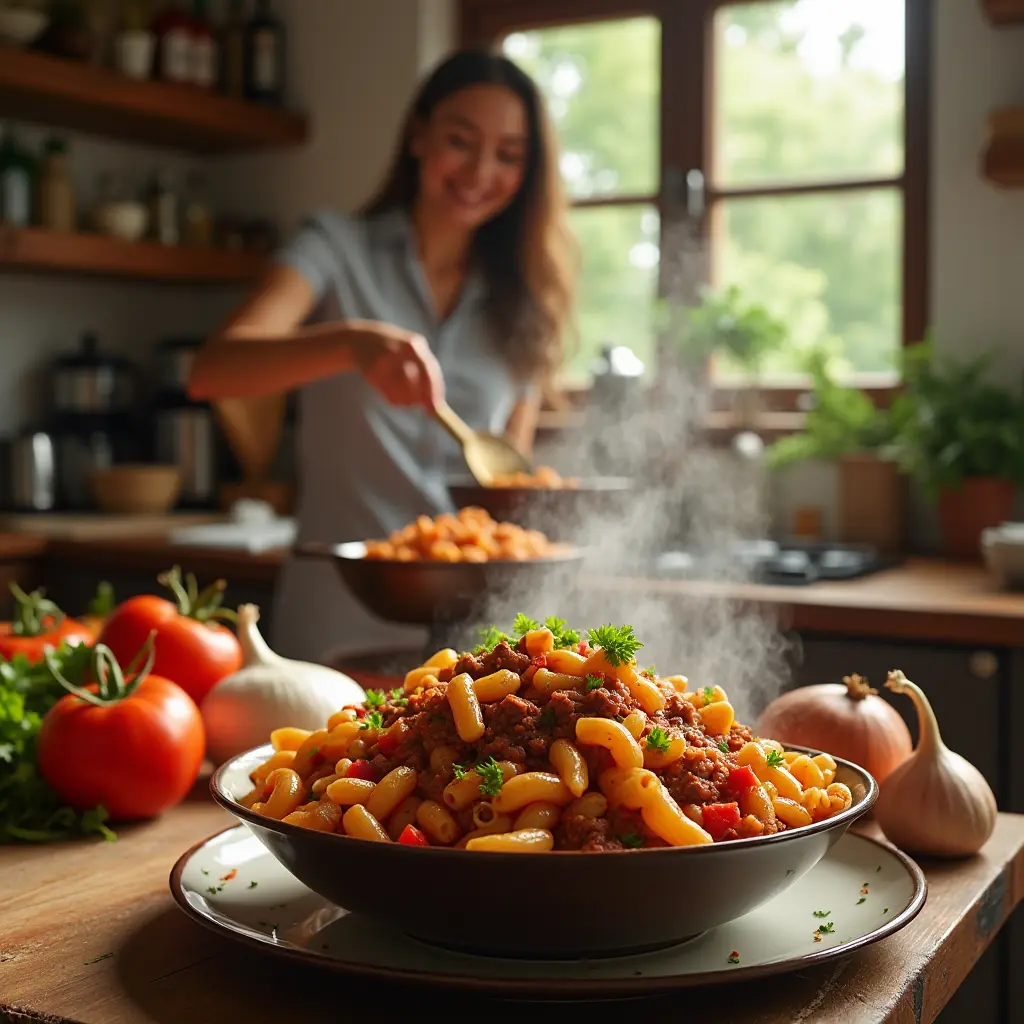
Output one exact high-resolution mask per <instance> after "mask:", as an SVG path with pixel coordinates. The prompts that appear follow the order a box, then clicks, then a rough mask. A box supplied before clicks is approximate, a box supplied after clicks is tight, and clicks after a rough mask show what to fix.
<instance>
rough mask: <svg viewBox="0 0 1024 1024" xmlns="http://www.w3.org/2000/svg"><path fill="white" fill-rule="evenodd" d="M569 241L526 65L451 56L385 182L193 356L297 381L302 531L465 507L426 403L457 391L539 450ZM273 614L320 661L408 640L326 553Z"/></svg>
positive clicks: (234, 379)
mask: <svg viewBox="0 0 1024 1024" xmlns="http://www.w3.org/2000/svg"><path fill="white" fill-rule="evenodd" d="M573 249H574V246H573V245H572V242H571V236H570V234H569V231H568V228H567V218H566V207H565V202H564V200H563V197H562V192H561V185H560V179H559V174H558V156H557V153H556V147H555V143H554V139H553V137H552V133H551V130H550V127H549V123H548V119H547V115H546V113H545V110H544V106H543V103H542V100H541V97H540V94H539V92H538V90H537V88H536V86H535V85H534V83H533V81H532V79H530V78H529V76H527V75H526V74H525V73H524V72H523V71H522V70H520V69H519V68H518V67H517V66H516V65H515V64H514V63H512V62H511V61H510V60H508V59H506V58H504V57H501V56H496V55H492V54H490V53H486V52H482V51H464V52H460V53H457V54H455V55H454V56H452V57H450V58H449V59H448V60H446V61H445V62H444V63H442V64H441V65H440V66H439V67H438V68H437V69H436V70H435V71H434V72H433V74H432V75H431V76H430V77H429V78H428V79H427V80H426V82H425V83H424V84H423V86H422V88H421V89H420V91H419V93H418V95H417V96H416V97H415V98H414V100H413V102H412V105H411V106H410V109H409V112H408V114H407V116H406V119H405V123H404V125H403V127H402V130H401V133H400V137H399V143H398V147H397V150H396V153H395V157H394V160H393V163H392V166H391V169H390V170H389V172H388V174H387V176H386V178H385V181H384V183H383V185H382V186H381V188H380V190H379V191H378V193H377V195H376V196H375V197H374V198H373V199H371V200H370V202H368V203H367V204H366V205H365V206H364V207H363V208H362V210H360V211H359V212H358V213H357V214H355V215H352V216H342V215H340V214H338V213H334V212H330V211H322V212H319V213H317V214H315V215H313V216H311V217H310V218H309V219H308V220H307V221H306V223H305V224H304V225H303V226H302V228H301V229H300V230H299V231H298V233H297V234H296V235H295V237H294V238H293V239H292V240H291V241H290V242H289V244H288V245H286V246H285V248H284V249H283V250H282V251H281V252H279V253H278V254H277V257H276V259H275V261H274V264H273V267H272V269H271V270H270V272H269V273H268V274H267V276H266V278H265V280H264V281H263V282H262V283H261V284H260V286H259V287H258V288H257V289H256V290H255V292H254V293H253V294H252V295H251V296H250V297H249V298H248V299H247V300H246V301H245V302H244V303H243V304H242V306H241V307H240V308H239V309H238V310H236V311H235V313H234V314H233V316H232V317H231V318H230V320H229V321H228V323H227V324H226V325H225V326H224V327H223V328H222V330H221V331H220V332H219V333H218V335H217V336H216V337H215V338H213V339H212V341H211V343H210V344H209V345H208V346H207V347H206V349H205V350H204V351H203V352H202V353H201V354H200V356H199V357H198V358H197V359H196V361H195V364H194V369H193V374H192V380H191V391H192V394H193V395H194V396H195V397H197V398H204V399H217V400H220V401H224V400H229V401H233V402H237V401H238V400H240V399H242V400H248V401H251V400H253V399H258V398H264V397H266V396H274V395H279V394H281V393H283V392H285V391H288V390H291V389H294V388H300V389H301V393H300V423H301V428H300V441H299V446H300V450H299V472H300V480H299V503H298V506H299V512H298V518H299V539H300V541H308V540H316V541H329V542H341V541H350V540H363V539H365V538H367V537H380V536H387V535H389V534H391V533H393V532H394V531H395V530H397V529H399V528H400V527H402V526H404V525H405V523H407V522H410V521H413V520H415V519H416V518H417V516H420V515H428V516H436V515H438V514H441V513H445V512H454V511H455V509H454V507H453V505H452V503H451V499H450V497H449V495H448V487H447V484H448V479H449V477H450V476H454V475H458V474H459V473H460V471H461V472H464V468H463V467H464V464H463V462H462V457H461V452H460V450H459V448H458V446H457V445H456V444H455V442H454V441H453V440H452V439H451V438H450V437H449V436H448V435H447V434H446V433H445V431H444V430H443V429H442V427H441V426H440V425H439V424H437V423H435V422H434V421H433V420H432V418H431V417H430V416H429V415H427V414H426V412H429V411H431V410H432V409H433V408H434V407H435V406H436V405H437V404H438V403H439V401H440V400H441V399H442V398H443V397H444V398H446V399H447V401H448V402H449V404H450V405H451V406H452V407H453V408H454V409H455V411H456V412H457V413H458V414H459V415H460V416H461V417H462V419H463V420H464V421H465V422H466V423H468V424H469V426H470V427H472V428H473V429H474V430H480V431H486V432H489V433H495V434H502V433H504V434H506V435H507V436H508V437H509V439H510V440H511V441H512V442H513V443H514V444H516V445H517V446H518V447H520V449H522V450H524V451H525V450H528V449H529V447H530V445H531V444H532V438H533V430H534V426H535V423H536V415H537V402H538V394H539V385H540V384H541V383H542V382H543V381H544V380H545V379H546V378H547V377H548V376H549V375H550V374H551V373H552V372H553V370H554V369H556V368H557V367H558V365H559V363H560V362H561V355H562V347H563V341H564V336H565V334H566V326H567V322H568V319H569V310H570V306H571V300H572V285H573V265H574V258H573ZM241 411H242V412H247V414H248V415H251V416H252V417H254V422H257V420H256V419H255V418H257V417H260V416H261V415H262V413H261V409H260V407H259V406H256V405H251V406H249V408H248V410H245V409H243V410H241ZM274 623H275V628H276V630H277V637H276V640H275V646H276V647H277V649H278V650H280V651H282V652H283V653H284V654H285V655H286V656H289V657H296V658H304V659H307V660H313V659H317V658H321V657H324V656H325V655H326V654H327V653H328V650H329V649H330V648H333V649H334V651H338V650H339V649H342V650H343V649H345V648H353V647H356V646H359V647H365V646H367V645H373V644H375V643H381V644H384V643H388V644H394V643H396V642H397V643H407V642H409V640H411V639H413V638H411V637H410V636H409V635H408V632H407V631H399V630H398V629H397V627H391V626H386V625H384V624H382V623H380V622H378V621H376V620H374V619H372V618H370V617H369V615H368V614H367V613H366V612H365V611H363V610H362V608H361V606H359V605H358V604H357V603H356V602H355V600H354V599H353V598H352V597H351V596H349V595H348V594H347V593H346V592H345V591H343V590H342V588H341V584H340V583H339V582H338V581H337V579H336V577H335V576H334V574H333V569H332V567H331V566H330V565H327V564H326V563H324V564H317V563H315V562H307V563H300V562H297V561H293V562H290V563H289V564H287V565H286V566H285V568H284V571H283V573H282V577H281V591H280V593H279V595H278V602H277V610H276V612H275V616H274Z"/></svg>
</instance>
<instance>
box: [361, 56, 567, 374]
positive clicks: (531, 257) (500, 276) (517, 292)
mask: <svg viewBox="0 0 1024 1024" xmlns="http://www.w3.org/2000/svg"><path fill="white" fill-rule="evenodd" d="M474 85H501V86H504V87H505V88H507V89H510V90H511V91H512V92H513V93H515V94H516V96H518V97H519V99H520V100H521V101H522V104H523V107H524V108H525V110H526V122H527V128H528V133H529V138H528V140H527V150H526V165H525V167H524V170H523V181H522V184H521V185H520V187H519V191H518V192H517V193H516V195H515V197H514V198H513V199H512V201H511V203H509V205H508V206H506V207H505V209H504V210H502V211H501V212H500V213H499V214H497V215H496V216H495V217H493V218H492V219H491V220H489V221H487V222H486V223H485V224H483V225H481V226H480V227H479V228H478V229H477V232H476V238H475V240H474V256H475V259H476V261H477V265H478V266H479V267H480V269H481V271H482V273H483V275H484V280H485V283H486V287H487V300H486V301H487V314H488V317H489V319H490V321H491V323H492V325H493V329H494V336H495V338H496V340H497V343H498V345H499V346H500V347H501V350H502V352H503V354H504V355H505V357H506V358H507V360H508V362H509V364H510V365H511V366H512V367H513V369H514V370H515V371H516V373H517V374H518V375H519V376H521V377H523V378H525V379H531V380H542V381H546V380H548V379H550V376H551V374H552V373H553V372H554V370H556V369H557V368H558V366H559V365H560V364H561V362H562V360H563V353H564V350H565V348H566V346H567V345H568V344H569V343H570V341H571V339H572V336H573V332H572V307H573V300H574V291H575V280H576V268H577V249H576V243H575V239H574V238H573V235H572V233H571V231H570V230H569V224H568V216H567V213H568V209H567V203H566V200H565V195H564V193H563V190H562V181H561V176H560V174H559V167H558V146H557V143H556V140H555V134H554V131H553V130H552V127H551V122H550V119H549V118H548V114H547V111H546V109H545V106H544V102H543V99H542V98H541V95H540V91H539V90H538V88H537V86H536V84H535V83H534V81H533V79H531V78H530V76H529V75H527V74H526V73H525V72H524V71H523V70H522V69H521V68H519V67H517V66H516V65H515V64H513V63H512V61H510V60H507V59H506V58H505V57H502V56H499V55H497V54H493V53H488V52H486V51H483V50H463V51H460V52H458V53H455V54H453V55H452V56H450V57H448V58H447V59H446V60H445V61H443V62H442V63H441V64H440V65H439V66H438V67H437V68H436V69H435V70H434V71H433V73H432V74H431V75H430V76H429V77H428V78H427V79H426V81H425V82H424V83H423V85H422V86H421V87H420V90H419V92H418V94H417V95H416V97H415V98H414V99H413V101H412V104H411V106H410V108H409V110H408V113H407V114H406V117H405V122H404V124H403V127H402V132H401V135H400V140H399V144H398V148H397V152H396V154H395V157H394V159H393V162H392V164H391V167H390V169H389V171H388V173H387V176H386V177H385V179H384V183H383V185H382V186H381V188H380V190H379V191H378V193H377V194H376V196H374V198H373V199H371V200H370V201H369V202H368V203H367V204H366V206H365V207H364V208H363V210H362V211H361V212H362V213H363V214H366V215H370V216H372V215H374V214H378V213H383V212H385V211H388V210H392V209H395V208H396V207H398V208H402V209H405V210H406V211H409V212H411V211H412V208H413V205H414V203H415V201H416V196H417V194H418V191H419V163H418V161H417V159H416V157H414V156H413V154H412V152H411V149H410V144H411V141H412V135H413V132H414V131H415V129H416V127H417V125H420V124H423V123H425V122H426V121H428V120H429V119H430V117H431V115H432V113H433V111H434V108H435V107H436V106H437V105H438V103H440V102H441V101H442V100H444V99H445V98H446V97H448V96H451V95H452V94H453V93H456V92H458V91H459V90H461V89H466V88H469V87H470V86H474Z"/></svg>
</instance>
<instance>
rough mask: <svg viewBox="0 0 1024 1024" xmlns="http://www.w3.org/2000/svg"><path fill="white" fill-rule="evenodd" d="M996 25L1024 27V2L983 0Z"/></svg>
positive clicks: (1019, 0)
mask: <svg viewBox="0 0 1024 1024" xmlns="http://www.w3.org/2000/svg"><path fill="white" fill-rule="evenodd" d="M981 6H982V7H984V8H985V13H986V14H987V15H988V19H989V21H991V22H992V23H993V24H994V25H1024V0H981Z"/></svg>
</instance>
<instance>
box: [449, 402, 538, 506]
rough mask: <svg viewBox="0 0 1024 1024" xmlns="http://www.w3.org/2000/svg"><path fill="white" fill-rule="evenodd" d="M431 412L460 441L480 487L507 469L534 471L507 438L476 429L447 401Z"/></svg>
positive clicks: (511, 470) (490, 482)
mask: <svg viewBox="0 0 1024 1024" xmlns="http://www.w3.org/2000/svg"><path fill="white" fill-rule="evenodd" d="M434 415H435V416H436V417H437V419H438V422H440V424H441V426H442V427H444V429H445V430H447V431H448V433H449V434H451V435H452V437H454V438H455V440H456V441H458V442H459V444H460V445H462V454H463V457H464V458H465V460H466V465H467V466H469V471H470V473H472V474H473V478H474V479H475V480H476V482H477V483H478V484H480V486H481V487H490V486H491V484H492V483H493V482H494V478H495V477H496V476H502V475H504V474H506V473H532V472H533V466H532V465H531V464H530V460H529V459H527V458H526V457H525V456H524V455H523V454H522V453H521V452H519V451H518V450H517V449H516V448H515V447H514V446H513V445H512V444H511V443H510V442H509V441H507V440H506V439H505V438H503V437H499V436H498V435H497V434H484V433H479V432H477V431H475V430H474V429H473V428H472V427H471V426H470V425H469V424H468V423H466V421H465V420H463V419H462V417H461V416H459V414H458V413H457V412H456V411H455V410H454V409H453V408H452V407H451V406H450V405H449V404H448V403H447V402H445V401H441V402H439V403H438V405H437V407H436V408H435V409H434Z"/></svg>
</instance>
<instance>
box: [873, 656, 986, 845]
mask: <svg viewBox="0 0 1024 1024" xmlns="http://www.w3.org/2000/svg"><path fill="white" fill-rule="evenodd" d="M885 685H886V686H887V687H888V688H889V689H890V690H892V691H893V692H894V693H905V694H907V696H909V697H910V699H911V700H912V701H913V702H914V704H915V706H916V707H917V721H918V732H919V733H920V736H919V739H918V741H917V749H916V750H915V751H914V753H913V754H911V756H910V757H909V758H908V759H907V760H906V761H904V762H903V764H901V765H900V766H899V767H898V768H896V769H895V770H894V771H893V772H892V774H891V775H889V777H888V778H887V779H886V780H885V781H884V782H883V783H882V785H881V789H880V792H879V795H878V802H877V803H876V804H875V820H876V821H877V822H878V824H879V825H880V826H881V828H882V831H883V832H884V833H885V835H886V838H887V839H889V840H890V841H891V842H893V843H895V844H896V845H897V846H898V847H900V849H902V850H906V851H907V853H919V854H932V855H934V856H938V857H966V856H969V855H970V854H972V853H977V852H978V850H980V849H981V848H982V846H984V845H985V843H986V842H987V841H988V838H989V836H991V835H992V831H993V829H994V828H995V827H996V813H997V810H996V798H995V796H994V794H993V793H992V790H991V789H990V788H989V784H988V783H987V782H986V781H985V777H984V776H983V775H982V774H981V772H979V771H978V769H977V768H975V767H974V765H972V764H971V763H970V761H967V760H966V759H965V758H963V757H961V756H960V755H959V754H955V753H953V751H952V750H950V749H949V747H947V746H946V744H945V743H943V742H942V737H941V736H940V735H939V725H938V722H936V720H935V712H934V711H932V706H931V704H929V703H928V698H927V697H925V695H924V693H923V691H922V690H921V688H920V687H919V686H917V684H916V683H912V682H911V681H910V680H909V679H908V678H907V677H906V676H905V675H904V674H903V673H902V672H900V671H899V670H896V671H895V672H890V673H889V678H888V680H887V681H886V684H885Z"/></svg>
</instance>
